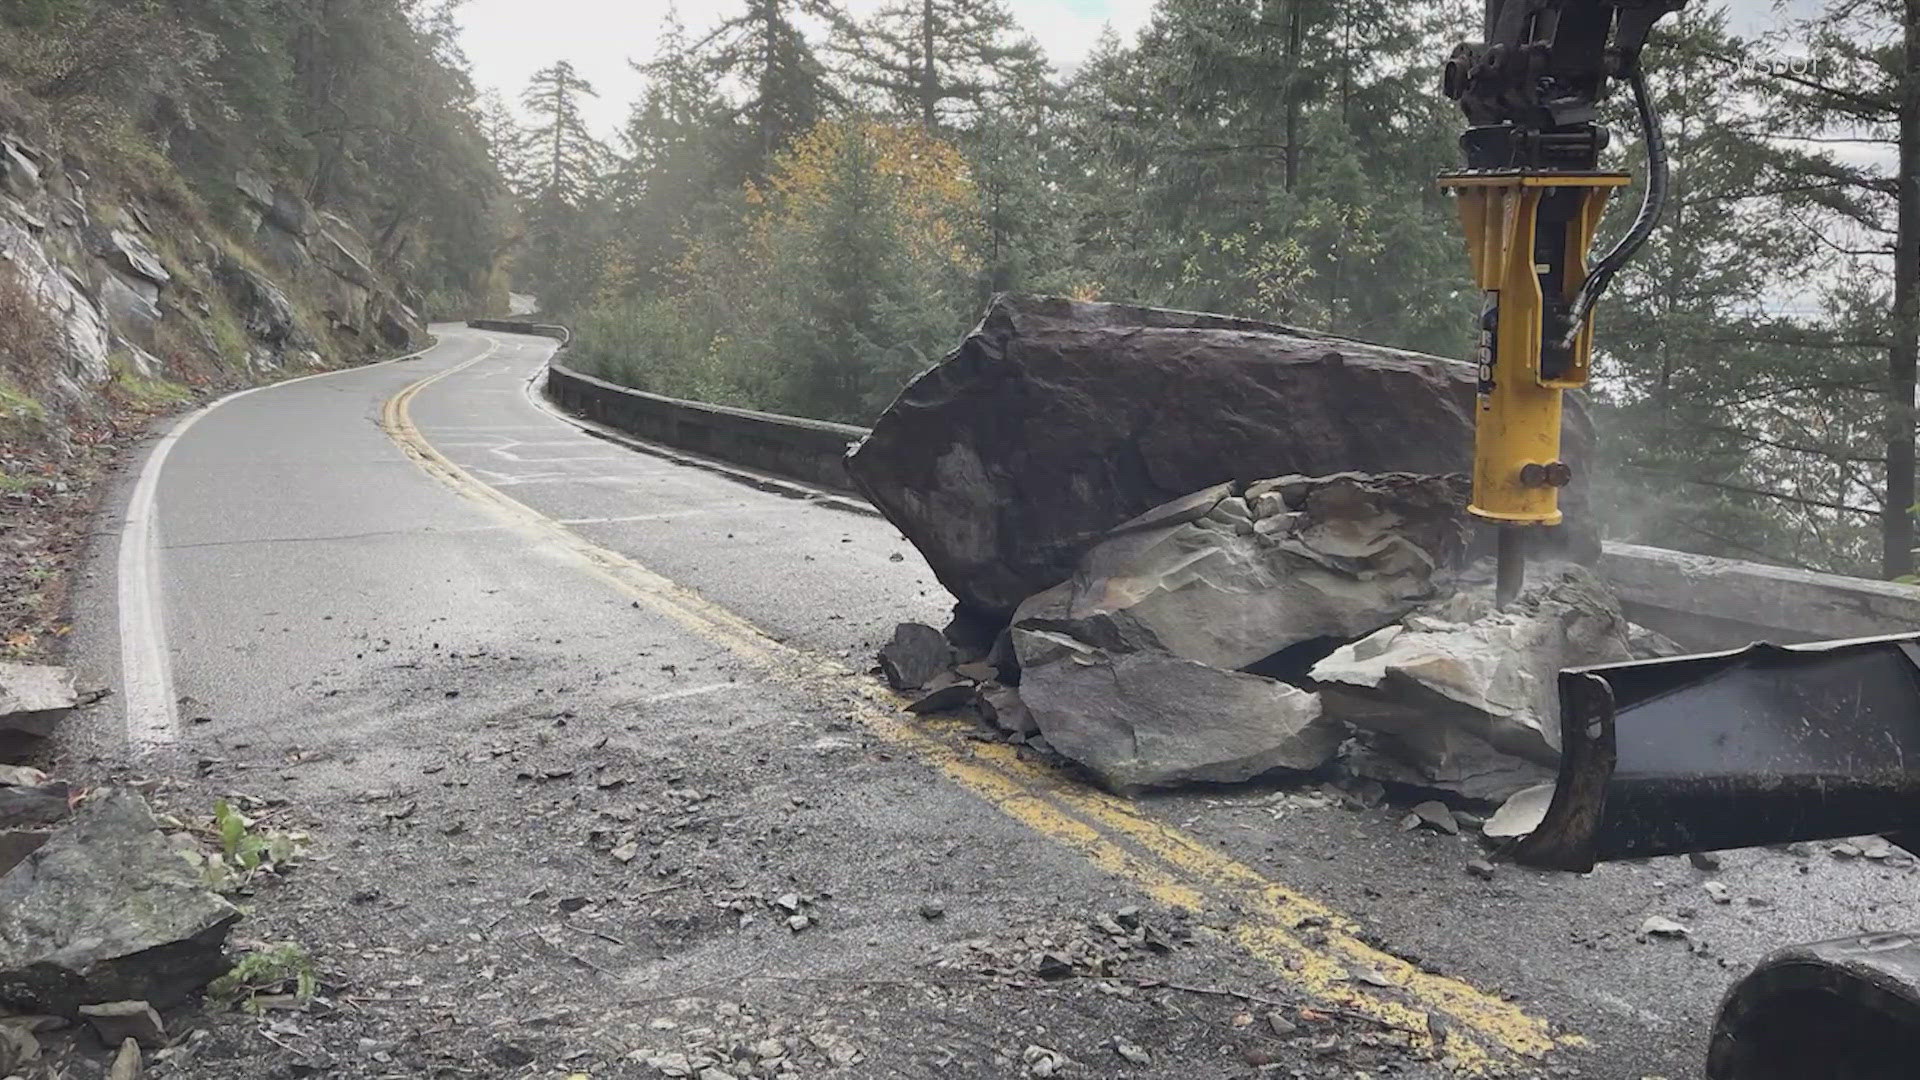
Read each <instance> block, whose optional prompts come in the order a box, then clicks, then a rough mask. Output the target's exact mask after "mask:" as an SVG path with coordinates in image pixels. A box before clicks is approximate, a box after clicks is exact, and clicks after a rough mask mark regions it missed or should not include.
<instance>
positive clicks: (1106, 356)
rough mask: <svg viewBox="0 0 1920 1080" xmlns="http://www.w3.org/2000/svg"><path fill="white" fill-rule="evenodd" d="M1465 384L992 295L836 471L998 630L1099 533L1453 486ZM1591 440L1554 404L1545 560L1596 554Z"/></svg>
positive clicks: (1249, 334)
mask: <svg viewBox="0 0 1920 1080" xmlns="http://www.w3.org/2000/svg"><path fill="white" fill-rule="evenodd" d="M1475 388H1476V382H1475V375H1474V369H1473V367H1472V365H1469V364H1464V363H1460V362H1457V361H1451V360H1444V359H1441V358H1439V357H1434V356H1426V355H1422V354H1419V353H1412V352H1405V351H1401V350H1396V349H1388V348H1382V347H1380V346H1377V345H1368V344H1364V343H1362V342H1357V341H1351V340H1346V339H1341V338H1335V337H1330V336H1327V335H1325V334H1319V333H1314V332H1312V331H1307V330H1300V329H1297V328H1293V327H1287V326H1280V325H1276V324H1273V323H1263V322H1255V321H1252V320H1248V319H1235V318H1229V317H1226V316H1221V315H1206V314H1198V313H1194V312H1186V311H1167V310H1161V309H1155V308H1144V307H1130V306H1125V305H1120V304H1100V303H1087V302H1082V301H1077V300H1068V299H1064V298H1059V297H1044V296H1018V295H1003V296H1000V297H998V298H996V299H995V300H994V302H993V304H992V306H990V307H989V308H988V310H987V312H986V315H985V317H984V318H983V319H982V320H981V322H980V324H979V326H978V327H977V328H975V329H974V330H973V332H972V333H970V334H969V335H968V336H967V337H966V339H965V340H964V341H962V342H961V343H960V346H959V347H958V348H957V349H956V350H955V351H954V352H953V353H952V354H951V355H949V356H948V357H947V358H946V359H944V360H943V361H941V362H940V363H939V364H937V365H935V366H934V367H933V368H931V369H929V370H928V371H926V372H925V373H923V374H921V375H920V376H919V377H917V378H916V379H914V381H913V382H912V383H911V384H909V385H908V386H907V387H906V389H905V390H903V391H902V392H901V394H900V396H899V398H898V399H897V400H896V401H895V402H894V403H893V404H892V405H891V406H889V407H888V408H887V410H886V411H885V412H884V413H883V414H882V415H881V416H880V417H879V418H878V419H877V420H876V421H875V422H874V425H873V432H872V434H870V435H869V436H867V437H866V438H865V439H863V440H862V441H861V442H860V443H859V444H858V445H857V446H856V447H855V448H854V449H853V450H852V451H851V452H850V454H849V456H848V459H847V471H848V473H849V475H850V476H851V477H852V478H853V480H854V482H855V483H856V484H857V485H858V486H859V487H860V489H861V490H862V491H863V492H864V493H866V495H867V496H868V497H869V498H870V499H871V500H872V502H873V505H874V506H875V507H876V508H878V509H879V510H880V512H881V513H882V514H884V515H885V516H886V517H887V519H888V520H889V521H891V522H893V523H894V525H896V526H898V527H899V529H900V530H901V532H902V533H903V534H905V535H906V537H907V538H908V539H909V540H910V541H911V542H912V543H913V545H914V546H915V547H916V548H918V549H919V550H920V552H921V553H922V554H923V555H924V556H926V559H927V563H928V565H929V566H930V567H931V568H932V569H933V572H934V574H935V575H936V576H938V577H939V579H940V582H941V584H942V585H944V586H946V588H947V590H948V591H949V592H951V593H952V594H953V595H954V597H955V598H956V599H957V600H959V601H960V603H961V605H962V606H963V607H964V608H966V609H968V610H969V611H971V612H973V613H974V614H976V615H979V616H981V617H984V618H988V619H994V620H999V621H1001V622H1004V621H1005V620H1007V619H1009V618H1010V617H1011V616H1012V615H1013V612H1014V609H1016V608H1017V607H1019V606H1020V604H1021V602H1022V601H1024V600H1026V599H1027V598H1028V597H1030V596H1032V595H1033V594H1035V593H1037V592H1039V591H1041V590H1042V589H1046V588H1049V587H1051V586H1053V585H1055V584H1057V583H1058V582H1060V581H1063V580H1065V579H1066V578H1067V577H1068V576H1069V575H1071V574H1072V573H1073V571H1074V568H1075V566H1076V565H1077V564H1078V563H1079V561H1080V559H1081V556H1082V555H1084V554H1085V553H1086V551H1087V549H1088V548H1089V547H1090V546H1092V545H1093V544H1094V543H1096V542H1097V541H1098V540H1099V539H1100V538H1101V537H1102V536H1104V535H1105V534H1106V533H1107V531H1108V530H1109V529H1112V528H1113V527H1114V526H1116V525H1118V524H1120V523H1121V522H1124V521H1126V520H1128V519H1129V518H1132V517H1134V516H1136V515H1138V514H1142V513H1144V512H1146V511H1148V510H1150V509H1152V508H1154V507H1156V506H1160V505H1162V504H1164V503H1167V502H1168V501H1169V500H1173V499H1177V498H1180V497H1182V496H1185V495H1187V494H1189V493H1191V492H1195V491H1199V490H1201V489H1203V488H1206V487H1208V486H1209V485H1213V484H1219V483H1222V482H1225V481H1230V480H1240V481H1250V480H1254V479H1258V478H1261V477H1268V476H1285V475H1289V474H1296V473H1297V474H1302V475H1310V476H1311V475H1321V476H1324V475H1327V474H1330V473H1337V472H1344V471H1348V470H1357V471H1362V472H1393V471H1411V472H1422V473H1452V472H1466V471H1467V470H1468V468H1469V467H1470V464H1471V461H1472V456H1473V418H1474V400H1475ZM1591 441H1592V440H1591V427H1590V425H1589V424H1588V422H1587V418H1586V415H1585V412H1584V411H1583V410H1582V409H1581V408H1579V407H1578V405H1577V403H1576V402H1574V401H1573V400H1572V399H1569V401H1568V412H1567V424H1566V434H1565V452H1566V458H1567V460H1568V461H1569V462H1570V463H1571V464H1572V465H1573V467H1574V483H1573V486H1571V487H1570V488H1568V489H1567V490H1566V491H1565V492H1564V493H1563V499H1564V502H1563V505H1564V506H1565V507H1566V509H1567V521H1568V522H1570V523H1571V524H1569V525H1567V526H1562V527H1559V528H1556V529H1555V530H1552V537H1551V539H1549V538H1544V537H1543V538H1542V539H1543V543H1542V544H1541V550H1543V551H1545V550H1554V551H1558V552H1561V553H1562V554H1563V555H1564V557H1568V558H1572V559H1574V560H1576V561H1590V560H1592V559H1595V558H1597V557H1598V555H1599V543H1598V539H1597V537H1596V535H1595V534H1594V532H1593V531H1592V529H1593V525H1592V523H1593V522H1594V521H1595V520H1596V518H1595V516H1594V515H1593V514H1591V513H1588V512H1587V511H1586V509H1585V507H1586V505H1587V495H1586V487H1585V484H1586V472H1587V470H1586V469H1585V468H1583V467H1582V466H1583V464H1584V462H1585V461H1586V459H1587V456H1588V454H1587V448H1588V446H1589V445H1590V443H1591ZM1486 531H1487V532H1490V530H1486ZM1476 542H1480V541H1479V540H1476Z"/></svg>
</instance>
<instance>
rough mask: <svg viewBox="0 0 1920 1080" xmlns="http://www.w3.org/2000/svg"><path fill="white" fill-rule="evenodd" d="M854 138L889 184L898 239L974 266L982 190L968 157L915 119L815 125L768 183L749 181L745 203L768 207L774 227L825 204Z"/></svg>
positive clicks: (782, 157) (921, 251) (924, 253)
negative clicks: (973, 234) (973, 235)
mask: <svg viewBox="0 0 1920 1080" xmlns="http://www.w3.org/2000/svg"><path fill="white" fill-rule="evenodd" d="M856 139H858V140H860V141H861V143H862V144H863V145H862V146H860V147H858V149H861V150H864V151H865V153H864V157H865V158H866V159H867V160H868V161H869V162H870V163H871V169H872V172H873V174H874V175H875V176H877V177H879V178H880V179H882V180H883V181H885V182H886V184H887V185H888V188H889V192H888V194H889V196H890V198H891V201H892V203H893V206H894V208H895V210H896V211H897V212H898V214H899V216H900V220H901V223H902V225H903V226H904V228H903V231H902V235H901V237H900V239H901V241H902V242H903V243H904V244H905V245H906V246H907V248H908V250H909V251H911V252H912V254H913V256H914V257H915V258H916V259H925V260H938V261H943V262H948V263H952V264H955V265H958V266H962V267H964V268H965V269H967V270H968V271H972V270H974V269H977V265H978V261H979V260H978V256H977V255H976V254H975V253H974V252H973V251H972V250H971V249H970V248H969V246H968V244H967V234H968V232H969V231H970V230H973V229H977V228H978V226H979V217H980V195H979V192H978V191H977V190H976V189H975V188H974V184H973V176H972V173H971V170H970V169H969V168H968V166H967V160H966V158H965V157H964V156H963V155H962V154H961V153H960V150H959V148H958V147H956V146H954V145H953V144H952V143H949V142H946V141H945V140H943V139H940V138H938V137H936V136H934V135H931V134H929V133H928V132H926V131H925V130H924V129H922V128H921V127H920V126H919V125H917V124H891V123H885V122H882V121H878V120H857V121H837V120H828V121H824V122H822V123H820V124H819V125H817V126H815V127H814V129H813V130H812V131H810V132H808V133H807V134H806V135H804V136H802V137H801V138H800V139H799V140H797V141H796V142H795V143H794V144H793V146H792V147H791V148H789V149H787V150H785V151H782V152H781V153H780V154H778V155H777V156H776V157H775V158H774V168H773V172H772V175H771V176H770V177H769V178H768V180H767V183H766V186H765V187H764V188H758V187H754V186H752V185H749V188H748V192H747V198H748V201H749V202H750V203H753V204H755V205H757V206H760V207H762V208H763V209H764V215H765V216H764V217H763V220H762V224H763V226H764V227H765V228H767V229H768V230H769V231H773V230H777V229H779V228H780V227H781V226H784V225H791V224H794V223H797V222H799V221H801V220H803V219H804V218H805V217H806V216H807V215H808V214H810V213H812V212H814V211H816V210H818V209H819V208H820V207H821V206H822V205H824V204H825V203H826V202H827V201H828V200H829V199H830V198H831V197H832V191H831V189H832V184H833V179H834V176H835V175H836V167H837V166H838V165H839V164H840V159H841V156H842V155H844V154H847V153H850V152H854V151H855V149H856V147H855V145H854V140H856Z"/></svg>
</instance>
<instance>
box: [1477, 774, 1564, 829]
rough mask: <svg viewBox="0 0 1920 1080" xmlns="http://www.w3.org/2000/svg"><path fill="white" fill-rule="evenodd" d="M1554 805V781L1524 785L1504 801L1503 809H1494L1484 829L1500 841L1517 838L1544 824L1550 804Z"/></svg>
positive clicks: (1501, 806) (1501, 805)
mask: <svg viewBox="0 0 1920 1080" xmlns="http://www.w3.org/2000/svg"><path fill="white" fill-rule="evenodd" d="M1552 805H1553V785H1552V784H1551V783H1546V784H1535V785H1533V786H1532V787H1525V788H1521V789H1520V790H1519V791H1516V792H1514V793H1513V794H1512V795H1511V796H1509V797H1508V798H1507V801H1506V802H1503V803H1501V804H1500V809H1498V810H1495V811H1494V812H1493V816H1492V817H1490V818H1488V819H1487V823H1486V825H1485V826H1483V827H1482V828H1481V830H1480V831H1481V833H1483V834H1484V835H1487V836H1490V837H1493V838H1494V839H1496V840H1515V839H1518V838H1520V837H1522V836H1527V835H1529V834H1531V833H1532V832H1533V830H1535V829H1537V828H1539V827H1540V822H1541V821H1542V820H1544V819H1545V818H1546V816H1547V807H1549V806H1552Z"/></svg>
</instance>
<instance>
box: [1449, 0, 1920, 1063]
mask: <svg viewBox="0 0 1920 1080" xmlns="http://www.w3.org/2000/svg"><path fill="white" fill-rule="evenodd" d="M1684 3H1685V0H1487V13H1486V24H1485V38H1486V40H1484V41H1481V42H1471V43H1467V44H1462V45H1460V46H1458V47H1457V48H1455V49H1454V51H1453V53H1452V55H1450V56H1449V57H1448V58H1447V61H1446V67H1445V76H1444V80H1443V83H1442V87H1443V89H1444V91H1445V93H1446V95H1447V96H1448V97H1449V98H1452V99H1454V100H1455V101H1457V102H1459V104H1460V107H1461V110H1462V112H1464V113H1465V115H1466V119H1467V127H1466V131H1465V132H1464V133H1463V134H1462V135H1461V137H1460V145H1461V148H1462V150H1463V151H1464V154H1465V158H1466V167H1465V168H1463V169H1460V170H1457V171H1454V172H1449V173H1445V174H1443V175H1442V176H1441V177H1440V183H1441V184H1442V186H1444V187H1446V188H1448V189H1449V190H1451V191H1453V192H1454V193H1455V195H1456V196H1457V201H1458V203H1459V209H1460V218H1461V221H1462V223H1463V225H1464V226H1465V228H1466V233H1467V244H1468V250H1469V252H1470V254H1471V256H1472V260H1473V272H1474V278H1475V281H1476V282H1477V283H1478V285H1479V287H1480V289H1481V290H1482V291H1483V293H1484V295H1485V304H1484V307H1483V309H1482V315H1481V322H1480V332H1481V333H1480V345H1479V357H1478V361H1479V394H1478V402H1477V414H1476V419H1475V446H1474V472H1473V496H1472V503H1471V505H1470V506H1469V510H1470V511H1471V512H1472V513H1473V514H1474V515H1476V516H1478V517H1480V518H1482V519H1484V520H1487V521H1490V522H1492V523H1494V524H1495V525H1496V526H1497V527H1498V528H1499V529H1500V539H1501V543H1500V545H1499V558H1500V565H1499V571H1498V577H1497V584H1496V595H1497V597H1498V599H1499V601H1500V602H1501V603H1502V604H1503V605H1504V604H1505V603H1507V602H1508V601H1510V600H1511V599H1512V598H1513V597H1514V596H1515V595H1517V594H1518V592H1519V591H1520V587H1521V584H1522V581H1523V577H1524V565H1525V564H1524V551H1525V545H1524V543H1523V538H1524V537H1525V536H1526V533H1527V530H1529V529H1531V528H1537V527H1540V526H1547V525H1553V524H1557V523H1558V522H1559V521H1560V509H1559V505H1558V494H1559V488H1560V487H1562V486H1564V485H1565V484H1566V483H1567V482H1568V481H1569V480H1570V479H1571V478H1572V470H1571V467H1570V466H1569V465H1568V464H1567V463H1566V462H1564V461H1562V460H1561V458H1560V418H1561V396H1562V394H1563V393H1564V392H1565V391H1567V390H1571V389H1575V388H1578V387H1580V386H1583V385H1585V384H1586V382H1587V375H1588V359H1589V352H1590V349H1591V346H1592V337H1593V325H1592V323H1593V309H1594V304H1595V302H1596V301H1597V300H1598V299H1599V297H1600V295H1601V294H1602V293H1603V292H1604V291H1605V289H1606V287H1607V284H1608V283H1609V282H1610V280H1611V279H1612V278H1613V276H1614V274H1616V273H1617V272H1618V271H1619V270H1620V268H1621V267H1622V266H1623V265H1625V263H1626V261H1627V260H1628V258H1630V257H1631V256H1632V255H1633V253H1634V251H1635V249H1637V248H1638V247H1639V246H1640V245H1641V243H1643V242H1644V241H1645V240H1646V238H1647V236H1648V235H1649V234H1650V233H1651V232H1652V230H1653V226H1654V224H1655V222H1656V221H1657V220H1658V218H1659V215H1660V211H1661V207H1662V204H1663V202H1664V201H1665V198H1666V190H1667V175H1666V174H1667V161H1666V151H1665V147H1664V145H1663V143H1662V141H1661V138H1660V123H1659V117H1658V115H1657V114H1656V113H1655V111H1654V107H1653V100H1652V95H1651V93H1650V92H1649V91H1648V88H1647V83H1646V79H1645V77H1644V76H1643V75H1642V73H1641V71H1640V63H1639V61H1640V53H1641V50H1642V48H1643V47H1644V46H1645V45H1646V42H1647V34H1648V32H1649V30H1650V29H1651V28H1652V27H1653V25H1654V24H1655V23H1656V22H1657V21H1658V20H1659V19H1660V18H1661V17H1662V16H1664V15H1666V14H1668V13H1670V12H1672V11H1675V10H1677V9H1678V8H1679V7H1681V5H1682V4H1684ZM1616 82H1624V83H1626V84H1627V86H1628V87H1629V88H1630V89H1631V91H1632V94H1633V100H1634V106H1635V112H1636V114H1637V115H1638V118H1639V124H1640V129H1641V137H1642V138H1643V140H1644V144H1645V148H1646V160H1647V170H1648V175H1647V183H1646V184H1645V186H1644V189H1643V195H1642V200H1641V205H1640V211H1639V213H1638V214H1637V215H1636V216H1635V219H1634V222H1633V224H1632V225H1631V226H1630V227H1629V228H1628V229H1627V231H1626V233H1625V234H1624V235H1623V236H1622V237H1621V238H1620V239H1619V240H1618V241H1616V242H1615V243H1614V245H1613V246H1612V247H1611V248H1610V249H1609V250H1608V251H1607V253H1606V254H1605V255H1603V256H1601V257H1600V258H1599V259H1598V260H1597V261H1595V262H1593V263H1592V264H1589V263H1588V261H1587V255H1588V248H1589V246H1590V245H1591V244H1592V241H1593V237H1594V231H1595V226H1596V225H1597V224H1598V222H1599V218H1600V212H1601V210H1602V208H1603V207H1604V205H1605V203H1606V199H1607V196H1608V194H1609V193H1610V191H1611V190H1612V189H1613V188H1615V187H1619V186H1621V185H1624V184H1626V183H1627V182H1628V180H1629V177H1628V176H1627V174H1625V173H1621V172H1609V171H1604V170H1601V169H1600V168H1599V163H1600V157H1601V154H1602V152H1603V151H1604V150H1605V149H1606V146H1607V130H1606V128H1605V127H1603V126H1602V125H1601V124H1600V123H1599V121H1598V119H1597V111H1596V110H1597V108H1598V106H1599V105H1600V103H1601V102H1602V101H1603V100H1604V99H1605V98H1606V96H1607V93H1608V91H1609V90H1610V88H1611V87H1612V86H1613V84H1614V83H1616ZM1560 745H1561V763H1560V770H1559V776H1558V779H1557V781H1556V784H1555V788H1554V792H1553V797H1552V801H1551V803H1550V804H1549V806H1548V808H1547V810H1546V813H1545V817H1544V819H1543V820H1542V821H1541V822H1540V824H1539V825H1538V826H1537V827H1536V828H1535V829H1534V830H1533V831H1532V832H1531V833H1530V834H1529V835H1528V836H1526V837H1524V838H1522V839H1521V840H1519V841H1517V842H1516V843H1515V845H1514V846H1513V847H1512V849H1511V850H1510V851H1509V852H1508V854H1509V855H1511V857H1513V858H1514V859H1516V860H1517V861H1520V862H1523V863H1528V864H1531V865H1535V866H1540V867H1546V868H1552V869H1561V870H1573V871H1586V870H1590V869H1592V868H1593V866H1594V864H1595V863H1596V862H1601V861H1606V860H1609V859H1631V858H1645V857H1648V856H1654V855H1672V854H1683V853H1690V852H1701V851H1711V850H1715V849H1720V848H1732V847H1748V846H1757V845H1763V844H1782V843H1788V842H1792V841H1804V840H1819V839H1829V838H1837V837H1846V836H1855V835H1860V834H1872V833H1880V834H1883V835H1885V836H1886V837H1887V838H1888V839H1890V840H1892V841H1893V842H1894V843H1897V844H1900V845H1901V846H1904V847H1907V848H1908V849H1909V850H1913V851H1916V852H1920V634H1915V633H1906V634H1898V635H1892V636H1888V637H1883V638H1867V639H1860V640H1855V641H1838V642H1816V643H1813V644H1807V645H1791V646H1779V645H1770V644H1756V645H1752V646H1750V647H1748V648H1745V649H1736V650H1732V651H1729V652H1724V653H1710V654H1701V655H1695V656H1679V657H1669V658H1665V659H1661V660H1650V661H1639V662H1634V663H1628V664H1612V665H1606V666H1602V667H1592V668H1583V669H1576V670H1570V671H1566V672H1563V673H1561V675H1560ZM1917 1061H1920V931H1916V932H1912V933H1894V934H1870V935H1866V936H1862V937H1853V938H1845V939H1841V940H1837V941H1828V942H1822V943H1819V944H1815V945H1802V946H1793V947H1790V948H1787V949H1783V950H1781V951H1779V952H1777V953H1775V954H1774V955H1772V956H1771V957H1768V958H1767V959H1766V960H1765V961H1763V962H1762V963H1761V964H1760V965H1759V966H1757V967H1756V968H1755V969H1754V970H1753V971H1751V972H1749V973H1748V974H1747V976H1746V977H1745V978H1743V979H1741V980H1740V981H1739V982H1738V983H1736V984H1735V985H1734V987H1733V988H1732V989H1731V990H1730V991H1729V992H1728V993H1727V995H1726V998H1725V1000H1724V1002H1723V1003H1722V1006H1721V1011H1720V1015H1719V1017H1718V1018H1717V1020H1716V1022H1715V1025H1714V1030H1713V1036H1712V1041H1711V1045H1710V1047H1709V1048H1708V1055H1707V1075H1708V1077H1709V1080H1811V1078H1814V1077H1836V1078H1837V1077H1846V1078H1848V1080H1882V1078H1884V1080H1893V1078H1896V1077H1899V1078H1904V1077H1911V1076H1915V1075H1920V1065H1916V1064H1915V1062H1917Z"/></svg>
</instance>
